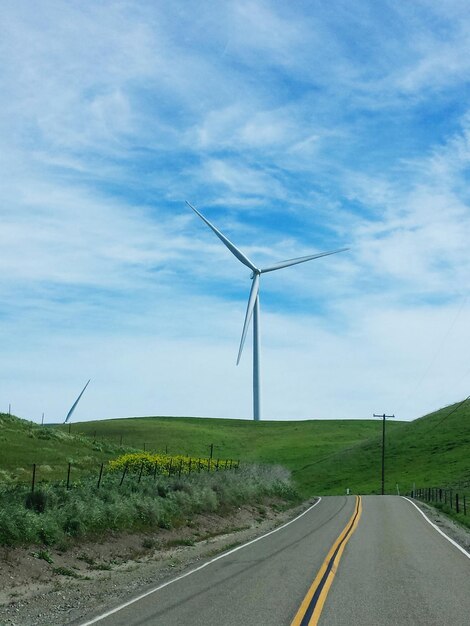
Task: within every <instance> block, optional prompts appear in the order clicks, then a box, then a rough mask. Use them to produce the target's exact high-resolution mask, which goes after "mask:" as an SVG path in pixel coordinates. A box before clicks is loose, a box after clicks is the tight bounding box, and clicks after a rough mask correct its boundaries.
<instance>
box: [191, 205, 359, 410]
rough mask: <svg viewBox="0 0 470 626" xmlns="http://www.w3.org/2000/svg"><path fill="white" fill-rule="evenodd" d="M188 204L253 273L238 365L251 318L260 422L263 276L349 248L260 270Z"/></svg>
mask: <svg viewBox="0 0 470 626" xmlns="http://www.w3.org/2000/svg"><path fill="white" fill-rule="evenodd" d="M186 204H187V205H188V206H189V207H190V208H191V209H192V210H193V211H194V212H195V213H196V214H197V215H199V217H200V218H201V219H202V220H203V221H204V222H205V223H206V224H207V225H208V226H209V228H210V229H212V230H213V231H214V233H215V234H216V235H217V237H218V238H219V239H220V240H221V241H222V243H224V244H225V245H226V246H227V248H228V249H229V250H230V252H231V253H232V254H233V255H234V256H235V257H236V258H237V259H238V260H239V261H240V262H241V263H243V265H246V266H247V267H249V268H250V270H251V271H252V272H253V273H252V275H251V279H252V281H253V284H252V285H251V291H250V297H249V298H248V306H247V309H246V315H245V323H244V324H243V331H242V338H241V341H240V348H239V350H238V358H237V365H238V364H239V363H240V358H241V356H242V352H243V346H244V344H245V339H246V333H247V332H248V327H249V325H250V321H251V318H252V317H253V419H254V420H255V421H258V420H260V419H261V393H260V350H259V347H260V338H259V318H260V314H259V281H260V276H261V274H266V273H267V272H274V271H275V270H280V269H282V268H284V267H290V266H291V265H297V264H298V263H305V262H306V261H313V259H319V258H320V257H322V256H328V255H330V254H337V253H338V252H344V251H345V250H348V249H349V248H341V249H339V250H331V251H329V252H320V253H319V254H311V255H309V256H302V257H298V258H296V259H288V260H287V261H281V262H280V263H276V264H275V265H270V266H269V267H264V268H263V269H258V268H257V267H256V266H255V265H254V264H253V263H252V262H251V261H250V259H249V258H248V257H247V256H245V255H244V254H243V252H241V251H240V250H239V249H238V248H237V247H236V246H235V245H234V244H233V243H232V242H231V241H229V239H227V237H225V235H223V234H222V233H221V232H220V230H218V229H217V228H216V227H215V226H214V225H213V224H211V223H210V222H209V220H207V219H206V218H205V217H204V215H202V214H201V213H199V211H198V210H197V209H195V208H194V207H193V206H192V204H190V203H189V202H187V201H186Z"/></svg>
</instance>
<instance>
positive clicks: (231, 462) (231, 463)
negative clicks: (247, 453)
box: [230, 459, 233, 469]
mask: <svg viewBox="0 0 470 626" xmlns="http://www.w3.org/2000/svg"><path fill="white" fill-rule="evenodd" d="M232 465H233V461H232V459H230V469H232Z"/></svg>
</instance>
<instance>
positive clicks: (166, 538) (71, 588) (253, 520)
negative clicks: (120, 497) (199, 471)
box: [0, 499, 315, 626]
mask: <svg viewBox="0 0 470 626" xmlns="http://www.w3.org/2000/svg"><path fill="white" fill-rule="evenodd" d="M314 501H315V499H312V500H310V501H307V502H304V503H303V504H302V505H300V506H296V507H294V508H289V509H285V504H284V503H282V502H279V501H277V502H276V501H270V502H267V503H264V504H262V505H258V506H247V507H242V508H239V509H237V510H235V511H233V512H232V513H231V514H230V515H228V516H224V517H222V516H220V515H215V514H210V515H199V516H196V517H194V518H193V519H191V520H188V521H187V524H186V525H185V526H182V527H180V528H178V529H172V530H165V529H158V530H157V531H156V532H154V533H145V534H144V533H142V534H132V535H124V534H121V535H112V536H110V537H108V538H107V539H106V540H104V541H103V540H100V541H99V542H81V543H75V544H73V545H71V546H68V547H67V549H65V546H64V549H62V550H59V549H57V548H48V547H45V546H33V547H31V546H30V547H29V548H14V549H13V548H5V547H2V548H0V626H7V625H8V626H33V625H34V626H46V625H47V626H56V625H60V626H65V625H66V624H79V623H80V622H82V621H83V620H84V619H85V618H86V617H87V616H89V615H92V614H96V613H97V612H102V611H105V610H106V609H108V608H110V607H112V606H115V605H117V604H119V603H120V602H124V601H126V600H129V599H130V598H132V597H133V596H135V595H138V594H140V593H142V592H145V591H146V590H147V589H149V588H151V587H154V586H155V585H158V584H159V583H160V582H163V581H165V580H168V579H170V578H173V577H175V576H177V575H178V573H180V572H182V571H183V570H184V569H186V568H188V567H189V566H191V565H195V564H200V563H202V562H204V560H207V559H209V558H212V557H213V556H215V555H216V554H218V553H220V552H223V551H225V550H228V549H230V548H232V547H234V546H235V545H238V544H241V543H245V542H246V541H249V540H250V539H253V538H255V537H257V536H259V535H262V534H264V533H266V532H268V531H270V530H272V529H273V528H275V527H277V526H279V525H281V524H283V523H285V522H287V521H289V520H290V519H292V518H294V517H295V516H297V515H298V514H299V513H301V512H302V511H303V510H305V509H306V508H308V506H310V505H311V504H313V502H314Z"/></svg>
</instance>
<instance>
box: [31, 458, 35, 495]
mask: <svg viewBox="0 0 470 626" xmlns="http://www.w3.org/2000/svg"><path fill="white" fill-rule="evenodd" d="M35 484H36V463H33V479H32V481H31V493H32V492H33V491H34V485H35Z"/></svg>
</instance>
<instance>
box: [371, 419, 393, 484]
mask: <svg viewBox="0 0 470 626" xmlns="http://www.w3.org/2000/svg"><path fill="white" fill-rule="evenodd" d="M374 417H381V418H382V495H384V493H385V418H386V417H395V415H385V413H382V414H381V415H377V414H376V413H374Z"/></svg>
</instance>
